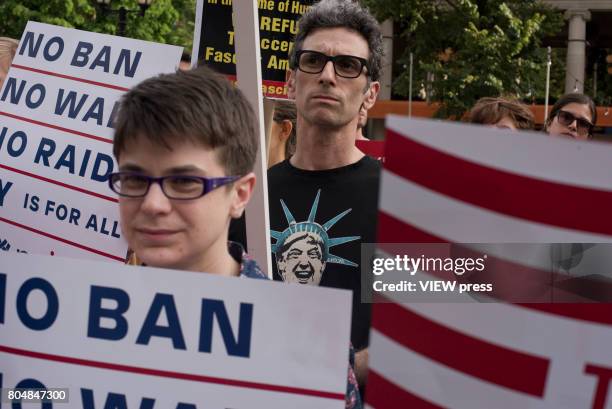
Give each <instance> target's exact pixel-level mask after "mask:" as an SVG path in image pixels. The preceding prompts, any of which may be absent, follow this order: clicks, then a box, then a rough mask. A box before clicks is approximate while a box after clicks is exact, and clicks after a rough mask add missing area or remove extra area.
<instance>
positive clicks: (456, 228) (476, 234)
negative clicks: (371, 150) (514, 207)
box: [379, 170, 612, 243]
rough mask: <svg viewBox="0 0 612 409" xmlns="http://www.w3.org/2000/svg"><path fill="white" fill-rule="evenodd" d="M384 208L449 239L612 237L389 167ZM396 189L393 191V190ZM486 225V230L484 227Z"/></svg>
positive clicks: (577, 239) (554, 240)
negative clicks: (459, 195)
mask: <svg viewBox="0 0 612 409" xmlns="http://www.w3.org/2000/svg"><path fill="white" fill-rule="evenodd" d="M380 191H381V192H382V193H385V194H382V195H381V198H380V205H379V208H380V210H381V211H384V212H385V213H387V214H389V215H391V216H393V217H395V218H396V219H399V220H401V221H403V222H405V223H407V224H409V225H412V226H415V227H417V228H419V229H422V230H424V231H426V232H428V233H430V234H433V235H435V236H438V237H440V238H441V239H443V240H446V241H448V242H455V243H500V242H501V243H512V242H516V243H524V242H526V240H525V238H527V237H529V242H532V243H536V242H540V243H542V242H546V243H601V242H610V241H612V237H609V236H606V235H601V234H594V233H583V232H581V231H578V230H570V229H564V228H560V227H554V226H550V225H545V224H542V223H535V222H531V221H527V220H524V219H519V218H516V217H511V216H505V215H503V214H501V213H497V212H493V211H490V210H487V209H484V208H481V207H477V206H473V205H471V204H468V203H465V202H462V201H459V200H456V199H452V198H450V197H448V196H445V195H442V194H439V193H436V192H434V191H432V190H430V189H427V188H424V187H422V186H420V185H418V184H415V183H413V182H411V181H409V180H406V179H403V178H401V177H400V176H397V175H396V174H394V173H391V172H389V171H387V170H383V171H382V179H381V187H380ZM389 192H393V194H389ZM484 226H486V230H485V229H484V228H483V227H484Z"/></svg>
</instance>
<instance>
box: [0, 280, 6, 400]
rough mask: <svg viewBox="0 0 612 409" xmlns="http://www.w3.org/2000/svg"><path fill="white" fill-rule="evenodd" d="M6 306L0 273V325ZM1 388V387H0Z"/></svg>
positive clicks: (3, 283) (4, 286)
mask: <svg viewBox="0 0 612 409" xmlns="http://www.w3.org/2000/svg"><path fill="white" fill-rule="evenodd" d="M5 305H6V274H4V273H0V324H4V308H5ZM0 388H2V386H0Z"/></svg>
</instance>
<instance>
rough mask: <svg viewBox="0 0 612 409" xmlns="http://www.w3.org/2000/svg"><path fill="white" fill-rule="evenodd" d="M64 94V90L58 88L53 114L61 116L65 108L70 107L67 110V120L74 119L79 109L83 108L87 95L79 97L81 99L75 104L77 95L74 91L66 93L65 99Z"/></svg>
mask: <svg viewBox="0 0 612 409" xmlns="http://www.w3.org/2000/svg"><path fill="white" fill-rule="evenodd" d="M64 92H65V91H64V89H63V88H60V90H59V92H58V93H57V101H56V102H55V111H54V114H55V115H63V114H64V111H65V110H66V107H68V106H70V107H69V108H68V118H71V119H74V118H76V117H77V115H78V114H79V112H80V111H81V108H82V107H83V104H84V103H85V101H87V98H89V95H88V94H83V95H81V99H79V102H78V103H77V102H76V98H77V93H76V92H75V91H70V92H68V93H67V95H66V97H64Z"/></svg>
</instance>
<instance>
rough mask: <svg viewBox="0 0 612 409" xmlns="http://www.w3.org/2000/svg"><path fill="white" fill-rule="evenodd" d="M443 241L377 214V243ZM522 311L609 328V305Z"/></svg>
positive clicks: (560, 305)
mask: <svg viewBox="0 0 612 409" xmlns="http://www.w3.org/2000/svg"><path fill="white" fill-rule="evenodd" d="M443 242H445V240H444V239H442V238H440V237H437V236H434V235H433V234H431V233H429V232H426V231H424V230H421V229H419V228H417V227H415V226H412V225H410V224H408V223H405V222H403V221H402V220H399V219H396V218H395V217H393V216H390V215H388V214H386V213H385V212H383V211H379V212H378V243H379V247H382V248H384V243H443ZM516 305H520V306H522V307H524V308H527V309H530V310H535V311H540V312H544V313H548V314H551V315H557V316H560V317H563V318H572V319H575V320H580V321H586V322H591V323H595V324H604V325H612V304H605V303H557V304H552V303H543V304H539V303H537V304H536V303H530V304H516Z"/></svg>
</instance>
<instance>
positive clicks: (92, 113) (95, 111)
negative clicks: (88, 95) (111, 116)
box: [83, 97, 104, 125]
mask: <svg viewBox="0 0 612 409" xmlns="http://www.w3.org/2000/svg"><path fill="white" fill-rule="evenodd" d="M103 116H104V98H102V97H98V98H96V100H95V101H94V102H93V104H91V107H90V108H89V110H88V111H87V113H86V114H85V116H83V122H87V121H89V120H90V119H92V118H93V119H95V120H96V123H97V124H98V125H102V117H103Z"/></svg>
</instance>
